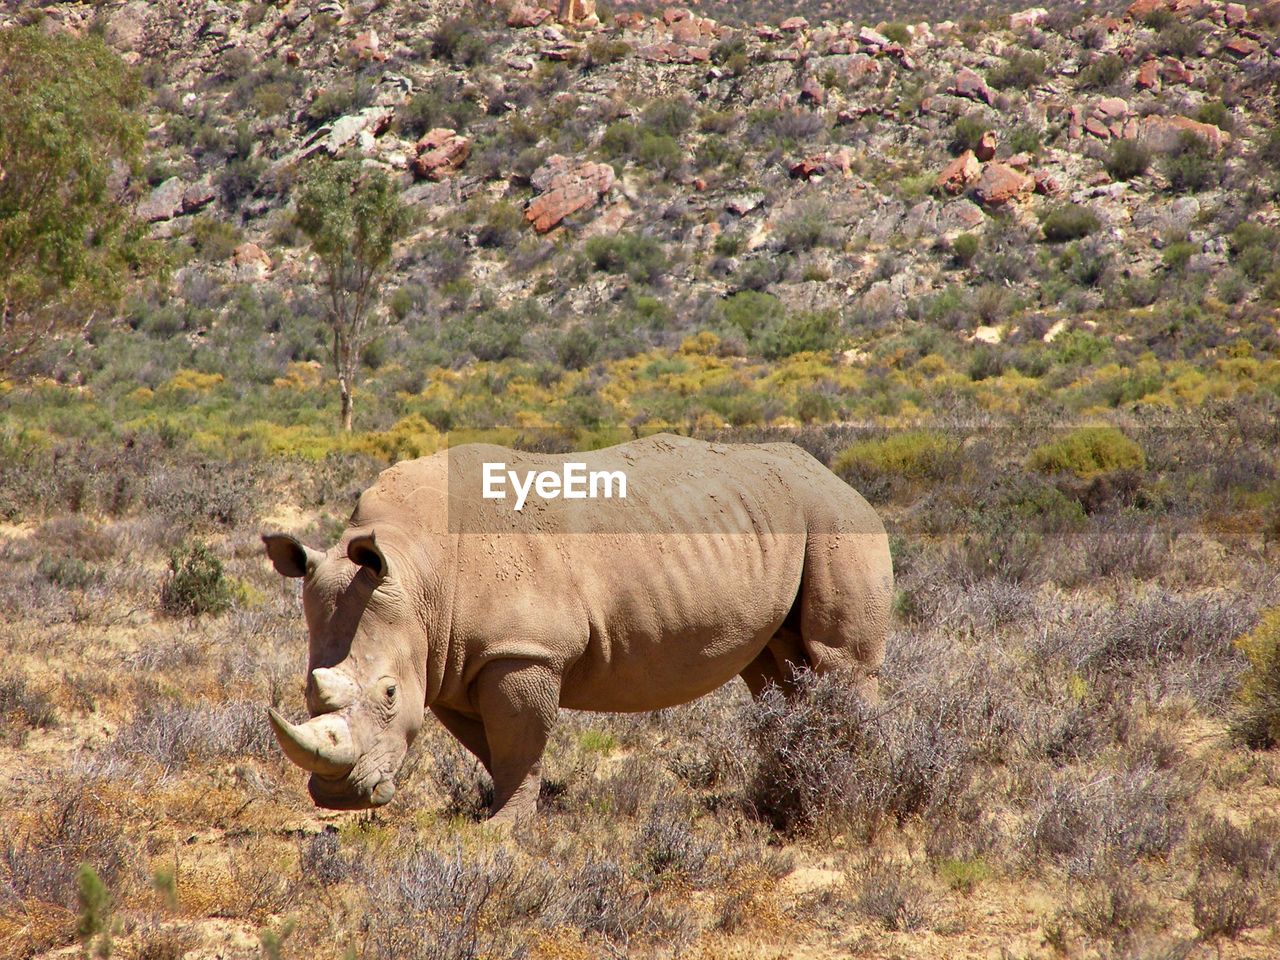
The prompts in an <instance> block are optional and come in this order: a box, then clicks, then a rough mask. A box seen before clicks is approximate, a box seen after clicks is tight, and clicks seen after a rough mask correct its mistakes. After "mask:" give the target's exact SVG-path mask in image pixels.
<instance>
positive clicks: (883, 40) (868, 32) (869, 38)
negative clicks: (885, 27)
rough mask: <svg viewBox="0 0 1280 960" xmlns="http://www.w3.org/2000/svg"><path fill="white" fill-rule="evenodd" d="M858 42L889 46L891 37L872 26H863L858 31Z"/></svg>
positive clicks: (868, 44)
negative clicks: (873, 28)
mask: <svg viewBox="0 0 1280 960" xmlns="http://www.w3.org/2000/svg"><path fill="white" fill-rule="evenodd" d="M858 42H859V43H865V44H866V45H867V46H869V47H887V46H888V45H889V38H888V37H886V36H885V35H884V34H883V33H881V32H880V31H879V30H872V29H871V28H870V27H863V28H862V29H861V30H859V31H858Z"/></svg>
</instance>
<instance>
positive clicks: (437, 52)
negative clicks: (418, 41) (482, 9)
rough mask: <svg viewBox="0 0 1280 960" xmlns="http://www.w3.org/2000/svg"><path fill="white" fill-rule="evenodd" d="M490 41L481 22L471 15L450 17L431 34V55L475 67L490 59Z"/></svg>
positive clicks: (438, 58)
mask: <svg viewBox="0 0 1280 960" xmlns="http://www.w3.org/2000/svg"><path fill="white" fill-rule="evenodd" d="M489 47H490V42H489V38H488V36H487V35H486V34H485V32H484V29H483V28H482V26H481V24H479V23H478V22H477V21H476V20H474V19H472V18H471V17H450V18H449V19H448V20H445V21H443V22H442V23H441V24H440V26H438V27H436V31H435V33H433V34H432V35H431V56H432V57H433V58H434V59H436V60H449V61H452V62H453V63H457V64H460V65H462V66H467V67H473V66H475V65H476V64H479V63H484V62H485V61H486V60H488V59H489Z"/></svg>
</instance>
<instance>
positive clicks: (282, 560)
mask: <svg viewBox="0 0 1280 960" xmlns="http://www.w3.org/2000/svg"><path fill="white" fill-rule="evenodd" d="M262 542H263V544H264V545H265V546H266V548H267V556H268V557H270V558H271V564H272V566H274V567H275V568H276V573H278V574H280V576H282V577H305V576H306V575H307V574H309V573H311V571H313V570H314V569H315V568H316V566H317V565H318V564H319V563H320V561H321V560H323V559H324V554H323V553H321V552H320V551H319V550H312V549H311V548H310V547H308V546H307V545H306V544H304V543H301V542H300V541H298V540H297V539H295V538H294V537H291V536H289V535H288V534H287V533H264V534H263V535H262Z"/></svg>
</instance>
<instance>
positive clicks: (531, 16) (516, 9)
mask: <svg viewBox="0 0 1280 960" xmlns="http://www.w3.org/2000/svg"><path fill="white" fill-rule="evenodd" d="M551 16H552V14H551V11H550V10H548V9H547V8H546V7H540V6H537V5H535V4H532V3H525V2H524V0H517V2H516V3H514V4H512V6H511V10H510V12H509V13H508V14H507V26H508V27H515V28H517V29H524V28H529V27H540V26H542V24H544V23H545V22H546V21H547V20H549V19H550V18H551Z"/></svg>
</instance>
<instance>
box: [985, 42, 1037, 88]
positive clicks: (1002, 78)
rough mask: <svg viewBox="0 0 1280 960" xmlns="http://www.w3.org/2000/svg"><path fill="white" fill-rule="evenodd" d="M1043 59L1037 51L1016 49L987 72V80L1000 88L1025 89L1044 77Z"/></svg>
mask: <svg viewBox="0 0 1280 960" xmlns="http://www.w3.org/2000/svg"><path fill="white" fill-rule="evenodd" d="M1045 66H1046V63H1045V59H1044V57H1042V56H1040V54H1038V53H1031V52H1029V51H1017V52H1015V53H1014V54H1013V55H1012V56H1010V57H1009V58H1008V59H1007V60H1006V61H1005V62H1004V63H1002V64H1000V65H999V66H998V67H996V68H995V69H993V70H991V71H990V72H988V74H987V81H988V82H989V83H990V84H991V85H992V86H993V87H996V88H997V89H1000V90H1009V89H1017V90H1026V89H1027V88H1028V87H1033V86H1035V85H1036V84H1037V83H1039V82H1040V81H1041V80H1043V79H1044V70H1045Z"/></svg>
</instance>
